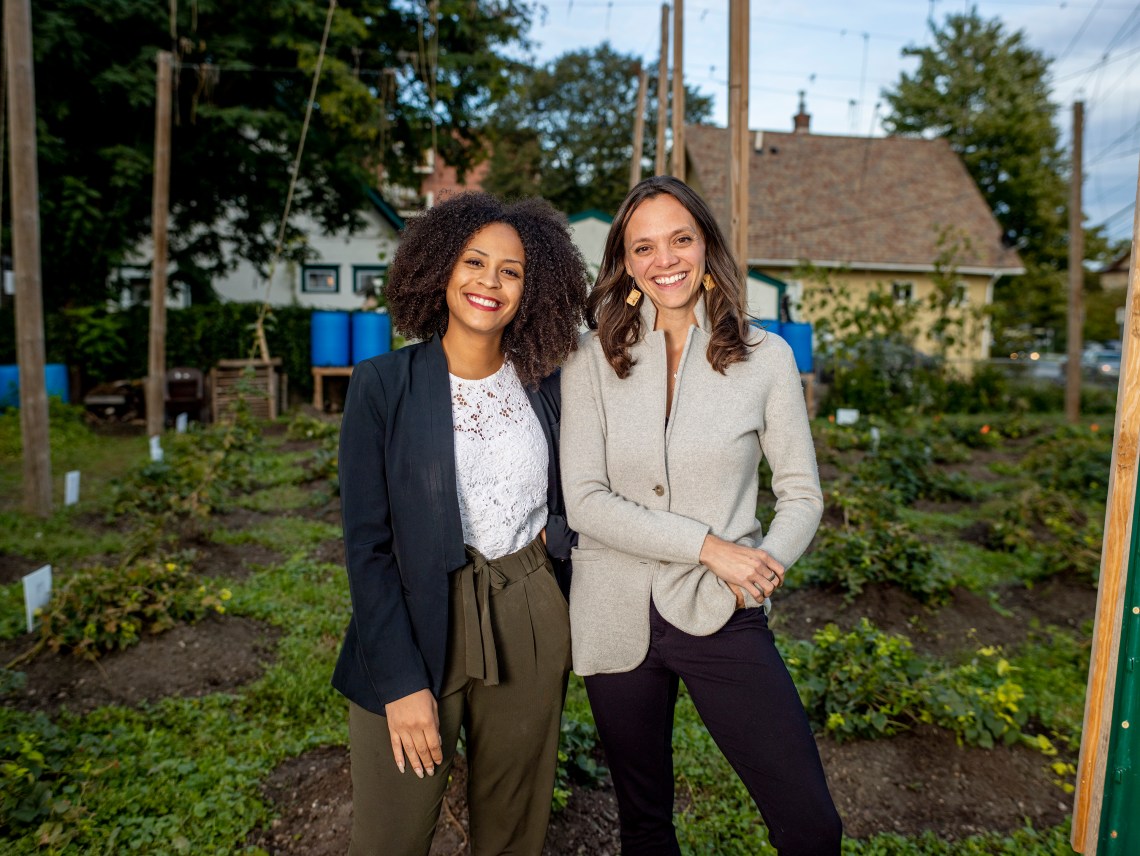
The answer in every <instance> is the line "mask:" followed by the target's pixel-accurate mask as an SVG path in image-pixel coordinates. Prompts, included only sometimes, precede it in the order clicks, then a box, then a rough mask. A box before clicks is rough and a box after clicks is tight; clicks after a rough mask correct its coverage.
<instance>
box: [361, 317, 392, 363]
mask: <svg viewBox="0 0 1140 856" xmlns="http://www.w3.org/2000/svg"><path fill="white" fill-rule="evenodd" d="M390 350H392V319H391V318H389V317H388V313H387V312H354V313H353V315H352V363H353V365H355V364H356V363H359V362H360V361H361V360H367V359H370V358H371V357H375V356H377V355H379V354H386V353H388V351H390Z"/></svg>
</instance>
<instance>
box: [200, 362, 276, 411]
mask: <svg viewBox="0 0 1140 856" xmlns="http://www.w3.org/2000/svg"><path fill="white" fill-rule="evenodd" d="M251 369H252V374H250V373H249V372H250V370H251ZM288 386H289V376H288V375H286V374H284V373H283V372H282V371H281V358H280V357H275V358H274V359H271V360H269V361H268V362H266V361H265V360H218V364H217V365H216V366H214V367H213V368H212V369H210V409H211V411H212V412H213V416H214V419H215V420H217V421H224V420H227V419H231V418H232V417H233V411H234V407H235V406H236V405H237V402H238V400H239V399H241V398H242V397H243V396H244V398H245V400H246V402H247V403H248V404H249V409H250V413H252V414H253V416H254V417H256V418H257V419H276V418H277V415H278V414H279V413H281V411H282V410H283V409H284V405H285V401H286V395H287V391H288Z"/></svg>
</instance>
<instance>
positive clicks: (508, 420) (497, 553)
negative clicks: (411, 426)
mask: <svg viewBox="0 0 1140 856" xmlns="http://www.w3.org/2000/svg"><path fill="white" fill-rule="evenodd" d="M451 419H452V424H453V425H454V428H455V483H456V487H457V488H458V493H459V514H460V516H461V517H462V519H463V542H464V543H465V544H468V545H470V546H472V547H474V548H475V549H476V550H478V551H479V552H480V553H482V554H483V555H484V556H486V557H487V558H488V559H498V558H501V557H502V556H505V555H507V554H508V553H513V552H515V551H516V550H521V549H522V548H523V547H525V546H526V545H527V544H529V543H530V542H531V541H533V540H534V539H535V538H537V537H538V533H539V532H540V531H542V528H543V527H544V526H545V525H546V518H547V514H548V512H547V508H546V487H547V467H548V463H549V459H548V456H547V450H546V438H545V437H544V436H543V433H542V425H541V424H539V421H538V416H537V415H536V414H535V412H534V408H533V407H531V406H530V399H528V398H527V394H526V390H524V389H523V385H522V382H521V381H520V380H519V377H518V375H517V374H515V370H514V367H513V366H511V364H510V363H506V362H505V363H503V367H502V368H501V369H499V370H498V371H497V372H495V373H494V374H493V375H491V376H490V377H485V378H482V379H481V380H465V379H464V378H460V377H456V376H455V375H451Z"/></svg>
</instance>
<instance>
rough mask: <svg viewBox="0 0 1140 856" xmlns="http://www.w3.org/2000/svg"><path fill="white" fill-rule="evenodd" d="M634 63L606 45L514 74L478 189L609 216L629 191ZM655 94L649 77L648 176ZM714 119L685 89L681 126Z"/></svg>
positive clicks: (707, 102)
mask: <svg viewBox="0 0 1140 856" xmlns="http://www.w3.org/2000/svg"><path fill="white" fill-rule="evenodd" d="M637 62H638V60H637V58H636V57H634V56H632V55H627V54H622V53H619V52H618V51H615V50H614V49H613V48H612V47H611V46H610V45H609V43H608V42H607V43H603V44H601V45H599V46H598V47H596V48H591V49H588V50H581V51H571V52H568V53H565V54H563V55H562V56H560V57H558V58H557V59H555V60H553V61H552V62H550V63H548V64H546V65H544V66H540V67H537V68H529V69H528V68H519V69H517V70H516V74H515V79H514V91H513V93H512V94H511V95H510V96H508V97H507V98H505V99H503V101H501V102H500V103H499V104H498V105H497V106H496V108H495V117H494V119H493V121H492V123H491V131H490V135H489V140H490V143H491V159H490V169H489V172H488V175H487V177H486V179H485V180H484V182H483V186H484V187H485V188H486V189H488V190H490V191H492V192H495V193H503V194H505V195H526V194H537V195H540V196H543V197H545V198H546V199H548V200H550V201H551V202H552V203H553V204H554V205H556V206H557V207H558V208H560V209H561V210H563V211H565V212H567V213H570V214H573V213H576V212H578V211H585V210H587V209H590V208H597V209H600V210H602V211H607V212H611V213H612V212H613V211H614V210H615V209H616V208H617V206H618V204H619V203H620V202H621V200H622V198H623V197H624V196H625V194H626V191H627V190H628V189H629V164H630V158H631V157H632V156H633V121H634V116H635V114H636V113H637ZM654 92H656V75H651V79H650V82H649V94H648V97H647V99H646V126H645V147H644V156H645V162H646V164H647V166H648V170H647V171H646V173H645V174H646V175H648V174H650V173H651V170H652V164H653V158H654V155H655V149H656V138H655V127H656V124H655V123H656V119H657V111H656V104H655V103H654V100H655V99H654V98H653V93H654ZM711 113H712V99H711V98H708V97H707V96H704V95H701V94H699V93H697V92H695V91H694V90H691V89H688V88H687V87H686V93H685V119H686V121H687V122H700V121H703V120H705V119H707V118H708V117H709V116H710V115H711Z"/></svg>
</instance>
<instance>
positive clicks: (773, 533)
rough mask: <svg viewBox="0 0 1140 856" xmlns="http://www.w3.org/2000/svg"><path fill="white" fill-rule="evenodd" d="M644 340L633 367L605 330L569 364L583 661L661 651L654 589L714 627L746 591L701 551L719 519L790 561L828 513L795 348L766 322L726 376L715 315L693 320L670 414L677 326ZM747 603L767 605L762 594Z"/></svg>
mask: <svg viewBox="0 0 1140 856" xmlns="http://www.w3.org/2000/svg"><path fill="white" fill-rule="evenodd" d="M644 304H645V305H644V306H643V307H642V322H643V326H644V329H645V330H648V331H650V332H648V333H646V334H645V335H644V336H643V337H642V339H641V340H640V341H639V342H638V343H637V344H636V345H634V346H633V347H632V348H631V349H630V356H631V357H633V358H634V360H636V364H635V365H634V366H633V368H632V369H631V370H630V374H629V377H627V378H626V379H625V380H620V379H619V378H618V376H617V375H616V374H615V373H614V370H613V368H612V367H611V366H610V364H609V363H608V362H606V358H605V355H604V354H603V353H602V348H601V344H600V343H599V342H598V338H597V335H596V334H595V333H593V332H588V333H585V334H583V336H582V338H581V341H580V342H579V347H578V350H577V351H576V352H574V353H573V354H571V356H570V360H569V361H568V362H567V363H566V365H565V366H564V367H563V370H562V441H561V460H562V489H563V491H564V493H565V498H566V513H567V517H568V518H569V523H570V527H571V528H572V529H575V530H577V531H578V533H579V536H580V537H579V542H578V547H577V548H576V549H575V550H574V552H573V561H574V574H573V582H572V586H571V594H570V623H571V631H572V638H573V648H574V671H576V672H577V673H578V674H580V675H591V674H595V673H600V672H625V671H629V670H630V669H633V668H635V667H636V666H637V665H638V664H639V663H640V662H641V661H642V660H643V659H644V658H645V654H646V652H647V651H648V649H649V602H650V598H651V597H652V599H653V603H654V604H656V606H657V609H658V610H659V611H660V613H661V615H662V616H663V617H664V618H665V619H666V620H668V621H669V622H670V623H671V624H673V625H674V626H675V627H678V628H680V629H681V630H684V631H686V632H687V633H691V634H694V635H698V636H703V635H708V634H711V633H715V632H716V631H717V630H719V629H720V628H721V627H723V626H724V624H725V622H727V621H728V619H729V618H730V617H731V616H732V613H733V610H734V609H735V597H734V596H733V594H732V591H731V590H730V589H729V588H728V586H727V585H726V584H725V583H724V582H723V581H722V580H721V579H720V578H719V577H717V576H716V575H715V574H713V573H712V571H710V570H708V569H707V568H705V567H704V566H703V565H701V564H699V556H700V552H701V546H702V544H703V542H704V538H705V535H706V534H708V533H709V532H710V531H711V532H712V533H713V534H714V535H718V536H720V537H721V538H724V539H726V540H729V541H736V542H738V543H742V544H749V545H752V546H759V547H761V548H763V549H764V550H766V551H768V553H770V554H771V555H772V556H773V557H775V558H776V559H777V560H778V561H780V562H781V563H782V564H783V565H784V566H785V567H789V566H791V564H792V563H793V562H794V561H795V560H796V559H798V558H799V557H800V555H801V554H802V553H803V551H804V550H805V549H806V548H807V546H808V544H809V543H810V542H811V539H812V536H813V535H814V534H815V530H816V527H817V526H818V525H819V520H820V516H821V514H822V512H823V496H822V493H821V491H820V487H819V471H818V469H817V468H816V462H815V450H814V447H813V446H812V440H811V431H810V428H809V426H808V419H807V411H806V409H805V407H804V399H803V390H802V388H801V386H800V379H799V375H798V374H797V372H796V366H795V360H794V358H793V356H792V351H791V348H790V347H788V344H787V343H786V342H785V341H784V340H783V339H781V338H779V337H778V336H771V335H766V334H763V333H760V332H759V331H756V333H755V334H754V336H753V337H752V339H751V340H750V344H752V345H754V347H753V349H752V352H751V354H750V356H749V358H748V359H747V360H745V361H743V362H739V363H734V364H733V365H732V366H730V367H729V368H728V370H727V372H726V374H723V375H722V374H720V373H719V372H717V371H715V370H714V369H713V368H712V366H710V365H709V362H708V358H707V356H706V352H707V349H708V343H709V333H708V319H707V314H706V312H705V305H704V299H703V298H702V299H701V300H700V301H698V303H697V309H696V315H697V323H698V325H699V326H697V327H690V328H689V336H688V340H687V341H686V343H685V349H684V352H683V353H682V355H681V363H680V368H679V371H678V377H677V382H676V387H675V390H674V396H673V404H672V411H671V413H670V416H669V419H668V421H667V422H666V419H665V401H666V373H667V371H668V369H667V362H666V354H665V334H664V333H662V332H659V331H658V332H653V322H654V320H655V317H656V316H655V311H656V310H655V309H654V307H653V305H652V304H651V303H650V301H648V300H645V301H644ZM761 455H763V456H764V457H766V458H767V459H768V462H769V464H770V466H771V468H772V473H773V478H772V492H773V493H774V494H775V498H776V516H775V518H774V519H773V520H772V525H771V527H770V528H769V530H768V533H767V534H766V535H765V534H764V533H763V531H762V527H761V525H760V522H759V521H758V520H757V519H756V503H757V493H758V490H759V476H758V474H757V467H758V465H759V463H760V459H761ZM745 597H746V605H747V606H750V607H756V606H759V604H757V602H756V601H755V599H753V598H752V597H751V595H746V596H745Z"/></svg>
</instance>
